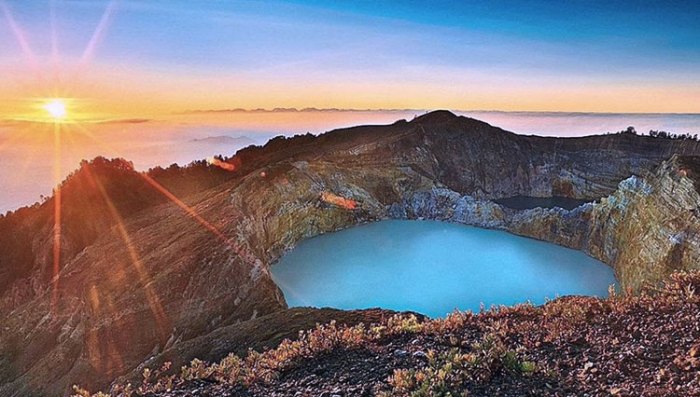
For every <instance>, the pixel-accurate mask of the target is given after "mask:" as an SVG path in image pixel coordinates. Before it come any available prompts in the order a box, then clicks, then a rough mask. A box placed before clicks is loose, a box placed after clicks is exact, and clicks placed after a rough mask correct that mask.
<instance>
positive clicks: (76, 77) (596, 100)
mask: <svg viewBox="0 0 700 397" xmlns="http://www.w3.org/2000/svg"><path fill="white" fill-rule="evenodd" d="M0 69H2V70H0V74H3V75H8V74H14V75H17V74H19V71H18V70H19V68H14V69H13V68H9V70H8V68H7V66H3V67H0ZM66 69H67V71H68V72H67V73H66V72H64V73H62V75H61V76H60V77H59V78H57V79H55V81H58V83H52V82H50V80H49V78H47V77H46V75H49V74H50V71H45V72H43V74H44V76H43V77H40V78H37V77H35V76H31V75H30V76H25V77H22V78H17V79H13V80H12V81H8V80H0V119H2V120H6V121H7V120H16V119H23V120H36V121H47V119H46V114H45V111H44V110H43V109H42V108H41V104H42V103H43V102H44V101H46V100H47V99H48V98H53V97H62V98H69V100H70V105H69V110H70V112H71V119H73V120H75V121H81V120H82V121H86V122H88V121H98V120H100V121H102V120H115V119H131V118H149V119H150V118H157V119H160V120H166V119H176V118H180V119H181V118H182V115H181V113H183V112H188V111H196V110H213V109H233V108H245V109H255V108H265V109H273V108H277V107H285V108H286V107H290V108H292V107H294V108H299V109H302V108H306V107H316V108H340V109H453V110H503V111H561V112H605V113H698V112H700V88H698V87H695V86H693V85H692V84H691V85H681V86H669V85H668V84H656V83H654V82H649V83H645V84H641V85H640V84H637V85H627V84H625V83H613V82H611V83H606V84H601V83H591V84H576V82H570V81H568V82H567V81H566V80H565V79H561V80H560V81H557V80H556V79H552V81H551V82H549V83H548V84H542V83H541V82H540V81H527V80H519V79H517V78H508V77H502V78H497V79H496V80H499V84H495V83H494V77H493V76H483V75H479V74H478V73H475V74H474V75H473V76H472V75H464V74H460V73H448V72H445V73H441V74H440V76H441V77H440V78H435V79H434V80H432V81H428V82H425V81H420V80H419V79H407V80H402V79H396V80H393V81H392V80H381V81H379V80H373V79H372V78H371V76H370V77H368V78H367V79H358V78H355V79H351V78H343V79H338V81H330V82H329V81H325V82H322V81H319V82H318V83H313V82H310V81H309V80H305V81H294V80H292V81H290V80H289V79H281V80H278V81H269V80H267V79H265V78H263V77H262V76H256V75H255V74H251V75H248V76H244V75H241V76H235V75H230V74H228V73H225V72H223V73H220V74H202V75H197V74H194V73H189V74H186V75H184V74H178V73H179V72H178V71H177V70H175V71H155V70H149V71H145V70H141V69H135V68H133V67H129V66H126V65H124V66H122V67H119V66H114V65H92V67H91V70H90V71H89V72H88V73H83V74H80V73H75V72H74V73H71V72H72V71H71V69H70V67H66ZM54 77H55V76H54ZM191 117H192V118H193V119H197V120H199V121H201V122H215V121H217V120H220V119H221V115H220V114H219V115H216V116H212V115H207V114H197V115H196V116H194V115H193V116H191ZM208 118H210V119H208Z"/></svg>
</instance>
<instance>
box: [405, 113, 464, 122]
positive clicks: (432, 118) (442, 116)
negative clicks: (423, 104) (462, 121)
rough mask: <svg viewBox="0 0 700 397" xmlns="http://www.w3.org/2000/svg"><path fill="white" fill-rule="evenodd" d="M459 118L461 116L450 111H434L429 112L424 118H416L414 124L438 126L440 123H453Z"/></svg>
mask: <svg viewBox="0 0 700 397" xmlns="http://www.w3.org/2000/svg"><path fill="white" fill-rule="evenodd" d="M458 117H459V116H457V115H456V114H454V113H452V112H450V111H449V110H434V111H432V112H428V113H426V114H424V115H422V116H418V117H416V118H415V119H413V122H416V123H423V124H438V123H447V122H449V121H452V120H454V119H456V118H458Z"/></svg>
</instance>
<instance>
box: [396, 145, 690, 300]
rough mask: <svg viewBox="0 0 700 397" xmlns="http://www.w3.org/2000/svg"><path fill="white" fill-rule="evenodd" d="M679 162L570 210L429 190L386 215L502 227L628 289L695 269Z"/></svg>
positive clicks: (625, 182)
mask: <svg viewBox="0 0 700 397" xmlns="http://www.w3.org/2000/svg"><path fill="white" fill-rule="evenodd" d="M682 161H683V160H682V159H679V158H678V157H673V158H672V159H670V160H669V161H666V162H664V163H662V164H661V165H660V166H659V167H658V168H657V169H656V170H655V171H654V172H650V173H647V174H646V175H645V176H644V177H640V176H634V175H633V176H631V177H629V178H627V179H624V180H623V181H621V182H620V183H619V185H618V189H617V190H616V191H615V192H614V193H613V194H611V195H609V196H607V197H604V198H602V199H601V200H599V202H595V203H593V202H592V203H586V204H584V205H582V206H580V207H578V208H575V209H573V210H570V211H568V210H564V209H561V208H551V209H545V208H533V209H528V210H520V211H516V210H512V209H508V208H504V207H502V206H500V205H498V204H495V203H493V202H492V201H490V200H478V199H475V198H473V197H471V196H469V195H464V196H460V195H459V193H456V192H454V191H451V190H448V189H439V188H436V189H432V190H430V191H423V192H417V193H415V194H414V195H412V196H411V197H410V198H408V199H407V200H404V201H403V202H402V203H394V204H392V205H391V206H389V210H388V212H387V213H388V216H389V217H392V218H399V219H422V218H425V219H436V220H446V221H451V222H457V223H463V224H467V225H473V226H479V227H486V228H496V229H503V230H507V231H509V232H511V233H514V234H519V235H523V236H527V237H533V238H537V239H540V240H545V241H550V242H553V243H556V244H559V245H563V246H566V247H570V248H575V249H579V250H582V251H584V252H586V253H587V254H589V255H591V256H593V257H595V258H597V259H600V260H601V261H603V262H605V263H607V264H609V265H610V266H612V267H613V268H614V269H615V272H616V274H617V277H618V279H619V281H620V282H621V285H622V287H623V288H624V289H629V290H630V291H632V292H635V291H637V290H638V289H639V288H640V287H642V286H643V285H644V284H645V283H646V284H650V285H654V284H656V283H659V282H661V281H663V280H664V278H665V277H666V276H667V275H668V274H670V273H671V272H673V271H677V270H681V269H686V270H691V269H700V261H699V259H700V234H699V231H700V229H699V228H700V218H698V209H699V206H700V195H698V191H697V190H696V189H695V185H694V181H693V180H692V179H691V178H689V177H687V175H685V173H684V172H683V169H684V166H683V165H682Z"/></svg>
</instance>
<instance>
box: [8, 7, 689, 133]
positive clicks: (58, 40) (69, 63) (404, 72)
mask: <svg viewBox="0 0 700 397" xmlns="http://www.w3.org/2000/svg"><path fill="white" fill-rule="evenodd" d="M698 15H700V2H698V1H653V0H649V1H632V0H626V1H615V2H610V1H597V0H587V1H575V0H574V1H499V0H494V1H434V2H433V1H431V2H426V1H391V2H388V1H387V2H381V1H380V2H377V1H363V0H359V1H316V0H305V1H302V0H299V1H264V2H263V1H197V2H192V1H178V0H168V1H159V0H153V1H136V0H111V1H102V0H100V1H97V0H49V1H38V0H37V1H33V0H0V37H2V40H0V117H2V118H3V119H17V118H23V119H26V118H32V117H40V116H39V113H37V112H39V111H40V110H39V109H38V106H37V103H38V102H39V103H40V102H41V100H42V99H43V98H49V97H58V96H60V97H67V98H71V101H70V107H71V108H72V109H71V110H72V111H73V117H74V118H83V119H86V120H87V119H91V120H92V119H94V120H97V119H99V120H105V119H109V120H112V119H115V120H116V119H132V118H153V117H166V116H168V115H172V114H183V113H187V112H190V111H195V110H212V109H233V108H246V109H253V108H269V109H272V108H278V107H296V108H306V107H317V108H354V109H406V108H408V109H437V108H446V109H454V110H505V111H509V110H519V111H576V112H613V113H615V112H653V113H700V23H698V22H697V17H698ZM200 116H201V114H200Z"/></svg>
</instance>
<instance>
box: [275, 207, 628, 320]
mask: <svg viewBox="0 0 700 397" xmlns="http://www.w3.org/2000/svg"><path fill="white" fill-rule="evenodd" d="M272 275H273V279H274V280H275V282H277V284H278V285H279V286H280V288H281V289H282V291H283V292H284V296H285V298H286V299H287V303H288V304H289V306H290V307H297V306H314V307H333V308H338V309H361V308H370V307H382V308H386V309H394V310H412V311H416V312H419V313H423V314H426V315H428V316H431V317H442V316H444V315H445V314H447V313H449V312H452V311H453V310H454V309H460V310H472V311H478V310H479V308H480V306H481V304H482V303H483V304H484V305H486V307H487V308H488V307H490V306H491V305H501V304H502V305H512V304H516V303H521V302H527V301H530V302H532V303H534V304H542V303H544V302H545V299H546V298H555V297H557V296H564V295H590V296H607V294H608V286H609V285H610V284H614V283H615V277H614V275H613V271H612V269H611V268H610V267H608V266H606V265H605V264H604V263H602V262H600V261H598V260H595V259H593V258H591V257H589V256H587V255H585V254H583V253H582V252H579V251H576V250H572V249H568V248H563V247H560V246H557V245H554V244H550V243H546V242H542V241H537V240H533V239H529V238H525V237H519V236H515V235H512V234H509V233H506V232H503V231H497V230H487V229H481V228H476V227H471V226H464V225H458V224H451V223H446V222H437V221H403V220H389V221H381V222H377V223H372V224H368V225H362V226H357V227H353V228H350V229H347V230H344V231H340V232H336V233H329V234H325V235H322V236H318V237H314V238H312V239H309V240H306V241H303V242H302V243H300V244H299V245H298V246H297V247H296V248H295V249H293V250H292V251H290V252H289V253H287V254H286V255H284V256H283V257H282V258H281V259H280V260H279V262H278V263H277V264H275V265H273V266H272Z"/></svg>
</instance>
